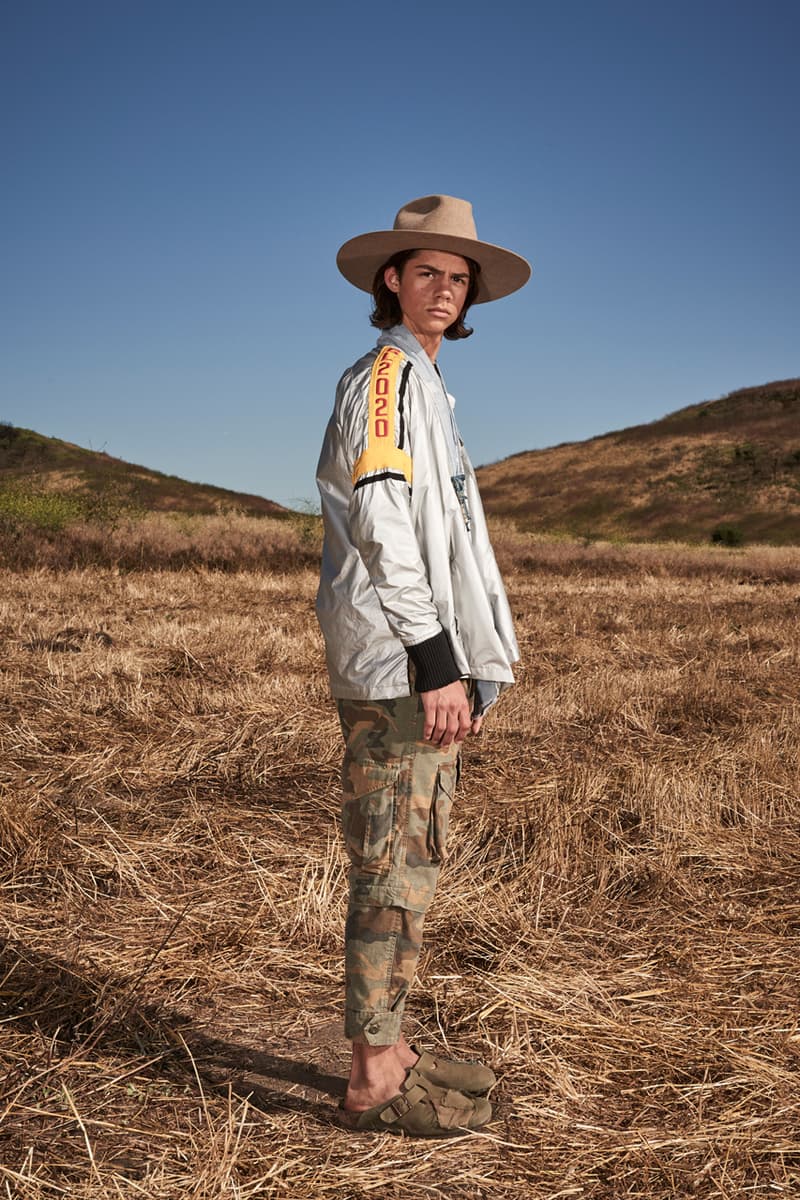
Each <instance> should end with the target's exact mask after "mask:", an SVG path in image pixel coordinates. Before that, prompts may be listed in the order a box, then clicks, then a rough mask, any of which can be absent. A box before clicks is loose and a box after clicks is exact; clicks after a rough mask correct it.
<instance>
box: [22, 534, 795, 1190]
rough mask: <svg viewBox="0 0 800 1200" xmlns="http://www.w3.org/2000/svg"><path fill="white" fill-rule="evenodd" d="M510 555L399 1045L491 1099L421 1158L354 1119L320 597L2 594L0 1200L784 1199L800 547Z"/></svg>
mask: <svg viewBox="0 0 800 1200" xmlns="http://www.w3.org/2000/svg"><path fill="white" fill-rule="evenodd" d="M498 537H499V543H500V557H501V560H502V562H503V565H504V568H505V570H506V574H507V581H508V585H509V592H510V596H511V600H512V606H513V608H514V611H515V613H516V616H517V621H518V628H519V634H520V641H521V645H522V650H523V663H522V665H521V668H520V671H519V681H518V685H517V686H516V687H515V689H514V690H513V691H512V692H510V693H509V694H508V695H507V697H506V698H505V699H504V702H503V703H502V705H501V706H500V708H499V709H498V711H497V712H496V714H495V715H494V716H493V717H492V719H490V720H489V721H488V722H487V726H486V729H485V732H484V733H483V734H482V735H481V736H480V738H478V739H475V740H474V741H473V742H472V743H471V744H470V745H468V747H467V749H466V751H465V758H466V769H465V775H464V780H463V784H462V789H461V792H460V796H459V800H458V805H457V810H456V812H455V816H454V821H453V837H452V855H451V860H450V863H449V865H448V867H447V869H446V872H445V874H444V875H443V879H442V884H441V890H440V894H439V897H438V903H437V905H436V907H435V910H434V911H433V913H432V915H431V917H430V920H429V926H428V931H429V937H428V944H427V947H426V950H425V951H424V954H423V958H422V961H421V963H420V972H419V979H418V986H417V988H416V992H415V994H414V997H413V1001H412V1002H411V1003H410V1006H409V1023H408V1032H409V1034H410V1035H411V1036H412V1037H419V1038H421V1039H423V1040H424V1041H425V1042H426V1043H427V1044H428V1045H429V1046H431V1047H433V1048H436V1049H446V1048H450V1049H452V1051H454V1052H458V1053H463V1054H465V1055H467V1056H481V1057H483V1058H484V1059H486V1060H487V1061H488V1062H490V1063H491V1065H492V1066H493V1067H494V1068H495V1070H496V1071H497V1073H498V1075H499V1076H500V1083H499V1086H498V1089H497V1093H496V1096H495V1101H496V1117H495V1119H494V1121H493V1122H492V1124H491V1125H490V1126H489V1127H487V1129H486V1130H485V1131H481V1132H480V1133H478V1134H475V1135H472V1136H470V1137H468V1138H464V1139H461V1140H445V1141H443V1142H437V1143H424V1142H413V1141H410V1140H401V1139H394V1138H386V1137H383V1138H382V1137H380V1136H377V1135H355V1134H353V1133H350V1132H346V1131H344V1130H343V1129H342V1128H341V1127H340V1126H339V1124H338V1123H337V1118H336V1106H337V1103H338V1100H339V1097H340V1095H341V1093H342V1091H343V1086H344V1085H343V1072H344V1066H345V1062H346V1057H347V1046H346V1044H345V1043H343V1042H342V1040H341V1037H340V1033H339V1020H340V1014H341V984H342V964H341V955H340V941H341V925H342V918H343V909H344V867H343V855H342V851H341V849H340V846H339V842H338V838H337V827H336V818H337V808H338V797H337V791H338V785H337V775H338V763H339V754H340V747H339V733H338V728H337V723H336V717H335V712H334V709H333V706H332V704H331V702H330V700H329V698H328V691H327V682H326V676H325V672H324V664H323V658H322V647H321V642H320V638H319V635H318V632H317V630H316V626H315V623H314V618H313V594H314V590H315V573H314V571H313V569H312V568H309V567H299V568H298V569H294V570H285V569H282V571H277V570H273V571H268V570H264V569H250V570H248V571H240V572H237V571H235V570H230V569H229V570H227V571H225V572H223V571H212V570H210V569H207V568H206V567H204V566H197V565H195V566H191V565H189V566H187V567H185V568H184V569H183V570H174V571H137V570H127V571H122V572H121V571H120V570H119V569H112V568H103V567H91V566H89V567H86V568H83V569H75V570H64V571H60V572H59V571H54V570H50V569H30V570H25V571H21V570H20V571H16V572H12V571H8V572H6V573H4V574H3V575H2V577H0V631H1V632H2V639H3V654H2V677H1V684H0V689H1V690H0V706H1V713H2V715H1V716H0V722H1V724H2V755H1V756H0V787H1V788H2V793H1V795H0V889H1V890H0V958H1V959H2V961H1V962H0V1070H1V1071H2V1082H1V1083H0V1195H2V1196H6V1197H9V1198H11V1197H20V1198H23V1200H50V1198H55V1197H70V1198H71V1200H72V1198H74V1200H84V1198H86V1200H89V1198H90V1197H91V1198H93V1200H95V1198H98V1200H99V1198H105V1197H124V1198H125V1200H133V1198H134V1197H148V1198H153V1200H178V1198H181V1200H183V1198H186V1197H193V1198H198V1200H200V1198H202V1200H211V1198H212V1197H213V1198H216V1197H230V1198H231V1200H245V1198H250V1197H256V1196H258V1197H272V1196H275V1197H288V1198H290V1200H311V1198H314V1200H333V1198H348V1200H367V1198H369V1200H372V1198H375V1200H383V1198H395V1197H397V1198H399V1197H403V1198H406V1197H409V1196H419V1197H426V1198H427V1197H438V1198H441V1200H450V1198H453V1200H460V1198H473V1197H476V1198H483V1200H489V1198H492V1200H493V1198H495V1197H497V1198H505V1197H508V1198H514V1200H517V1198H518V1200H523V1198H524V1200H539V1198H541V1200H544V1198H548V1200H560V1198H562V1197H563V1198H566V1197H580V1198H583V1200H601V1198H602V1200H614V1198H616V1197H637V1198H640V1200H667V1198H669V1197H684V1196H685V1197H690V1196H691V1197H703V1198H711V1197H719V1198H725V1200H745V1198H750V1197H758V1198H761V1197H764V1198H766V1197H772V1196H776V1197H777V1196H785V1197H787V1198H789V1197H797V1196H798V1195H800V1133H798V1129H799V1128H800V1008H799V1005H798V1000H800V985H798V962H797V952H798V930H799V928H800V925H799V919H800V890H799V889H800V832H799V831H798V807H799V806H798V795H799V794H800V778H799V775H800V765H799V764H800V753H799V751H800V699H799V697H800V639H798V618H800V550H797V549H794V550H791V549H782V550H768V549H755V548H754V549H750V550H746V551H739V550H736V551H731V550H724V549H719V550H712V549H710V548H709V549H705V550H699V549H694V550H692V549H682V548H680V547H676V546H673V547H660V548H657V547H654V546H639V547H635V546H633V547H627V548H626V547H620V546H616V547H604V546H601V545H592V546H586V547H584V546H581V545H579V544H557V543H543V542H536V541H535V540H533V539H528V540H526V539H524V538H522V537H521V536H517V535H514V534H512V533H511V532H510V531H509V530H508V529H503V528H501V529H500V530H499V535H498ZM287 561H288V560H287ZM298 561H300V560H298ZM228 566H230V564H228Z"/></svg>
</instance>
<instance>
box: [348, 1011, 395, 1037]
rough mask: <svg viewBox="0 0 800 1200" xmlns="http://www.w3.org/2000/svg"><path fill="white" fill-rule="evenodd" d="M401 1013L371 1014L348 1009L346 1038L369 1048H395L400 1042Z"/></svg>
mask: <svg viewBox="0 0 800 1200" xmlns="http://www.w3.org/2000/svg"><path fill="white" fill-rule="evenodd" d="M402 1020H403V1014H402V1013H401V1012H378V1013H376V1012H369V1011H366V1012H365V1011H363V1010H361V1011H358V1010H354V1009H351V1008H346V1009H345V1013H344V1036H345V1037H346V1038H348V1040H349V1041H351V1042H366V1043H367V1045H368V1046H394V1044H395V1043H396V1042H398V1041H399V1040H400V1026H401V1023H402Z"/></svg>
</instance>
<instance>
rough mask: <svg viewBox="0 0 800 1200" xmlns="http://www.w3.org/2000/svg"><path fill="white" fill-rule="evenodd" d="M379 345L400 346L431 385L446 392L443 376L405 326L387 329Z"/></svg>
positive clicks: (379, 340) (393, 326)
mask: <svg viewBox="0 0 800 1200" xmlns="http://www.w3.org/2000/svg"><path fill="white" fill-rule="evenodd" d="M378 345H379V346H398V347H399V348H400V349H401V350H402V351H403V353H404V354H405V355H406V357H407V358H410V359H411V360H412V362H413V363H414V366H415V367H416V368H417V370H418V371H419V372H420V373H421V374H422V375H424V376H426V378H427V379H428V382H429V383H432V384H433V385H434V387H436V388H442V390H444V384H443V381H442V377H441V375H439V373H438V372H437V370H436V368H435V366H434V365H433V363H432V362H431V360H430V359H429V358H428V356H427V354H426V353H425V351H424V350H423V349H422V346H420V344H419V342H418V341H417V339H416V338H415V337H414V335H413V333H412V332H411V330H410V329H406V327H405V325H392V327H391V329H385V330H384V331H383V333H382V334H381V336H380V337H379V338H378Z"/></svg>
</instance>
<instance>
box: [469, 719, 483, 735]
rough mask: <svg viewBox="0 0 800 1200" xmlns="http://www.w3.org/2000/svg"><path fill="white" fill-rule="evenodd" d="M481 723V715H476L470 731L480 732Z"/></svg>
mask: <svg viewBox="0 0 800 1200" xmlns="http://www.w3.org/2000/svg"><path fill="white" fill-rule="evenodd" d="M481 725H483V717H476V718H475V720H474V721H473V722H472V728H471V732H472V733H480V731H481Z"/></svg>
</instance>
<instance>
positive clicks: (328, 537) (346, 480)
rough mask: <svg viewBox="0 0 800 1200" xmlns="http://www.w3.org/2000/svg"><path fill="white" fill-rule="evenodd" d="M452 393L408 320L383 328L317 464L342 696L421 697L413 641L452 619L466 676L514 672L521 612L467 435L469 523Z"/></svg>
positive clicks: (339, 407)
mask: <svg viewBox="0 0 800 1200" xmlns="http://www.w3.org/2000/svg"><path fill="white" fill-rule="evenodd" d="M442 395H443V383H442V381H441V377H440V376H439V375H438V374H437V371H436V369H435V367H434V366H433V364H432V362H431V360H430V359H429V358H428V356H427V355H426V354H425V352H424V350H423V349H422V347H421V346H420V344H419V342H418V341H417V339H416V338H415V337H414V335H413V334H412V333H411V332H410V331H409V330H408V329H406V328H405V326H403V325H396V326H394V327H393V328H392V329H389V330H387V331H386V332H385V333H383V334H382V335H381V337H380V338H379V339H378V343H377V346H376V347H375V349H373V350H371V351H370V352H369V353H368V354H366V355H364V357H363V358H361V359H359V360H358V362H357V363H355V364H354V366H352V367H351V368H350V369H349V370H348V371H345V373H344V375H343V376H342V378H341V379H340V381H339V385H338V387H337V389H336V402H335V406H334V410H333V415H332V416H331V419H330V421H329V423H328V427H327V430H326V433H325V439H324V442H323V446H322V453H321V455H320V460H319V465H318V468H317V484H318V486H319V491H320V496H321V499H322V515H323V522H324V530H325V540H324V546H323V551H322V574H321V580H320V586H319V592H318V594H317V617H318V619H319V623H320V626H321V628H322V632H323V635H324V638H325V646H326V653H327V660H328V671H329V674H330V680H331V691H332V693H333V695H334V696H335V697H337V698H341V699H355V700H367V699H371V700H390V699H393V698H395V697H398V696H408V695H409V694H410V687H409V673H408V654H407V652H406V647H408V646H415V645H417V644H418V643H420V642H424V641H426V640H427V639H428V638H432V637H435V636H436V635H437V634H440V633H441V631H442V630H443V629H444V630H445V631H446V632H447V634H448V636H449V639H450V643H451V646H452V650H453V655H454V658H455V661H456V665H457V667H458V669H459V670H460V672H461V674H462V676H464V677H465V678H467V677H469V678H473V679H484V680H492V681H495V682H497V683H498V684H499V685H500V688H501V689H503V688H504V687H507V686H508V684H510V683H512V682H513V679H514V677H513V674H512V672H511V664H512V663H513V662H516V660H517V659H518V657H519V652H518V649H517V643H516V639H515V637H514V629H513V623H512V620H511V613H510V611H509V607H508V601H507V599H506V594H505V589H504V587H503V583H502V580H501V578H500V572H499V570H498V568H497V563H496V562H495V558H494V553H493V552H492V548H491V545H490V543H489V536H488V532H487V529H486V521H485V518H484V514H483V506H482V505H481V501H480V496H479V494H478V487H477V483H476V480H475V473H474V471H473V468H472V465H471V463H470V462H469V459H468V458H467V455H466V453H465V452H464V450H463V447H460V450H461V455H462V462H463V473H464V476H465V490H466V503H467V508H468V512H469V528H468V527H467V521H466V520H465V516H464V513H463V511H462V506H461V504H460V502H459V499H458V496H457V495H456V491H455V489H454V487H453V482H452V479H451V447H450V441H449V439H448V431H447V430H446V428H445V426H444V423H443V417H442V412H441V407H440V406H441V403H442ZM451 403H452V402H451ZM450 440H452V439H450ZM459 446H460V443H459Z"/></svg>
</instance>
